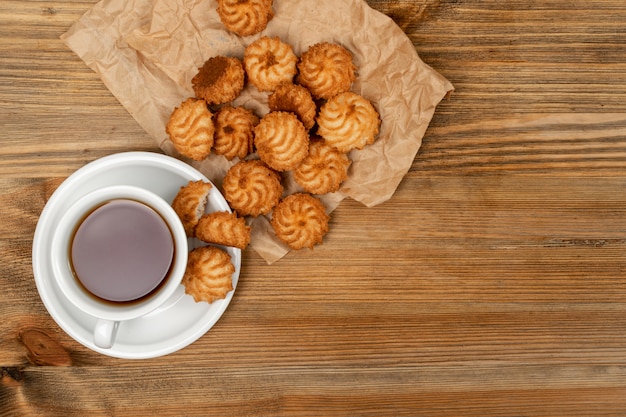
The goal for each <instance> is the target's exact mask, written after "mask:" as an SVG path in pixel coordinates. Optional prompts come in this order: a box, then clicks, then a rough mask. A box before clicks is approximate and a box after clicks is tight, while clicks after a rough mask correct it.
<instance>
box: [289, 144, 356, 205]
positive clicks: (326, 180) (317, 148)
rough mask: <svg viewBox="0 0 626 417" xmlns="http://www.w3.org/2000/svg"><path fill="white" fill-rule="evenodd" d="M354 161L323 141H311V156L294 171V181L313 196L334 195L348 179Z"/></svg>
mask: <svg viewBox="0 0 626 417" xmlns="http://www.w3.org/2000/svg"><path fill="white" fill-rule="evenodd" d="M351 164H352V161H351V160H350V158H349V157H348V155H347V154H345V153H343V152H340V151H339V150H338V149H337V148H335V147H334V146H330V145H328V144H327V143H326V142H325V141H324V140H323V139H321V138H319V137H315V138H312V139H311V144H310V146H309V154H308V155H307V157H306V158H304V160H303V161H302V163H301V164H300V165H299V166H298V167H297V168H296V169H295V170H294V171H293V179H294V180H295V181H296V182H297V183H298V184H300V186H301V187H302V188H303V189H304V190H305V191H307V192H309V193H311V194H326V193H334V192H335V191H337V190H339V187H340V186H341V183H342V182H343V181H344V180H345V179H346V178H347V177H348V168H350V165H351Z"/></svg>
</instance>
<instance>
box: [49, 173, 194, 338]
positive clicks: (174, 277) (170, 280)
mask: <svg viewBox="0 0 626 417" xmlns="http://www.w3.org/2000/svg"><path fill="white" fill-rule="evenodd" d="M114 200H133V201H136V202H140V203H143V204H144V205H146V206H148V207H150V208H152V209H153V210H154V211H155V212H157V213H158V214H159V215H160V216H161V218H162V219H163V220H164V221H165V223H166V224H167V227H168V228H169V230H170V233H171V237H172V240H173V245H174V252H173V258H172V262H171V264H170V267H169V272H168V274H167V277H166V278H165V279H164V280H163V282H162V284H160V285H159V286H158V287H157V288H156V289H155V290H154V291H153V292H151V293H150V294H149V295H147V296H145V297H142V298H141V299H139V300H136V301H132V302H108V301H106V300H101V299H98V297H95V296H94V295H93V294H90V293H89V292H88V291H87V290H86V289H85V287H84V286H82V285H81V284H80V283H79V281H78V279H77V277H76V276H75V274H74V272H73V268H72V262H71V256H70V253H71V245H72V241H73V239H74V235H75V233H76V230H77V228H78V227H79V226H80V225H81V223H82V222H83V221H84V220H85V218H86V217H87V216H88V215H89V214H90V213H92V212H93V211H94V210H95V209H96V208H97V207H99V206H102V205H103V204H105V203H106V202H110V201H114ZM50 250H51V252H52V253H51V255H52V256H51V259H52V267H53V273H54V279H55V280H56V283H57V284H58V286H59V288H60V289H61V291H62V292H63V294H64V295H65V297H67V299H68V300H69V301H70V302H71V303H72V304H73V305H74V306H76V307H77V308H78V309H80V310H81V311H82V312H84V313H85V314H88V315H90V316H93V317H95V318H97V320H96V325H95V329H94V344H95V345H96V346H98V347H100V348H103V349H108V348H111V347H112V346H113V344H114V342H115V336H116V333H117V329H118V326H119V325H120V322H123V321H126V320H132V319H136V318H139V317H142V316H144V315H146V314H148V313H150V312H152V311H154V310H155V309H157V308H159V307H161V306H163V305H165V304H166V303H167V302H168V300H169V299H170V298H171V297H172V296H174V294H175V292H176V290H177V289H178V288H179V287H180V285H181V282H182V279H183V275H184V273H185V268H186V265H187V255H188V243H187V236H186V234H185V230H184V228H183V225H182V222H181V221H180V219H179V217H178V215H177V214H176V212H175V211H174V209H173V208H172V207H171V205H170V204H169V203H168V202H167V201H165V200H164V199H162V198H161V197H160V196H158V195H156V194H154V193H152V192H150V191H148V190H145V189H143V188H139V187H134V186H127V185H117V186H108V187H104V188H100V189H97V190H95V191H92V192H90V193H88V194H86V195H85V196H83V197H81V198H79V199H78V200H77V201H76V202H75V203H74V204H72V205H71V206H70V208H69V209H68V210H67V211H66V212H65V213H64V214H63V216H62V217H61V219H60V221H59V223H58V224H57V227H56V229H55V231H54V233H53V237H52V245H51V248H50Z"/></svg>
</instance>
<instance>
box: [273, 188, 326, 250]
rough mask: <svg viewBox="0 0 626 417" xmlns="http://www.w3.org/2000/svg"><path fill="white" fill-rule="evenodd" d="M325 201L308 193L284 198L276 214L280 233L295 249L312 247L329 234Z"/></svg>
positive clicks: (277, 232) (280, 237) (276, 222)
mask: <svg viewBox="0 0 626 417" xmlns="http://www.w3.org/2000/svg"><path fill="white" fill-rule="evenodd" d="M329 219H330V217H329V216H328V214H326V209H325V207H324V204H323V203H322V202H321V201H320V200H319V199H318V198H316V197H313V196H312V195H310V194H306V193H296V194H291V195H289V196H287V197H285V198H284V199H283V200H281V202H280V203H278V205H277V206H276V207H275V208H274V212H273V213H272V220H271V225H272V227H273V228H274V232H275V233H276V236H277V237H278V238H279V239H280V240H282V241H283V242H285V243H286V244H287V245H289V247H291V248H292V249H302V248H309V249H312V248H313V246H315V245H316V244H318V243H322V239H323V237H324V236H325V235H326V233H328V221H329Z"/></svg>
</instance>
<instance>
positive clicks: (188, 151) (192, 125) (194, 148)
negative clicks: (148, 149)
mask: <svg viewBox="0 0 626 417" xmlns="http://www.w3.org/2000/svg"><path fill="white" fill-rule="evenodd" d="M165 132H166V133H167V134H168V136H169V138H170V140H171V141H172V143H173V144H174V147H175V148H176V150H177V151H178V152H180V154H181V155H183V156H186V157H187V158H191V159H193V160H196V161H201V160H203V159H204V158H206V157H207V156H209V154H210V153H211V148H212V147H213V138H214V133H215V125H214V124H213V113H211V111H210V110H209V108H208V107H207V103H206V102H205V101H204V100H200V99H196V98H188V99H186V100H185V101H183V102H182V103H181V104H180V106H179V107H176V108H175V109H174V111H173V112H172V114H171V115H170V118H169V120H168V121H167V125H166V126H165Z"/></svg>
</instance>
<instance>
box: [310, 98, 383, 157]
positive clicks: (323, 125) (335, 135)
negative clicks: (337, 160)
mask: <svg viewBox="0 0 626 417" xmlns="http://www.w3.org/2000/svg"><path fill="white" fill-rule="evenodd" d="M317 124H318V129H317V134H318V135H320V136H321V137H323V138H324V139H325V140H326V143H327V144H329V145H332V146H334V147H336V148H337V149H339V150H340V151H341V152H349V151H350V150H352V149H363V148H364V147H365V146H366V145H370V144H372V143H373V142H374V140H375V139H376V136H377V135H378V131H379V127H380V117H379V116H378V112H377V111H376V109H375V108H374V106H373V105H372V103H370V101H369V100H367V99H366V98H364V97H362V96H360V95H358V94H356V93H352V92H349V91H348V92H345V93H341V94H339V95H337V96H335V97H333V98H331V99H330V100H328V101H327V102H326V103H325V104H324V105H323V106H322V108H321V109H320V112H319V114H318V116H317Z"/></svg>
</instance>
